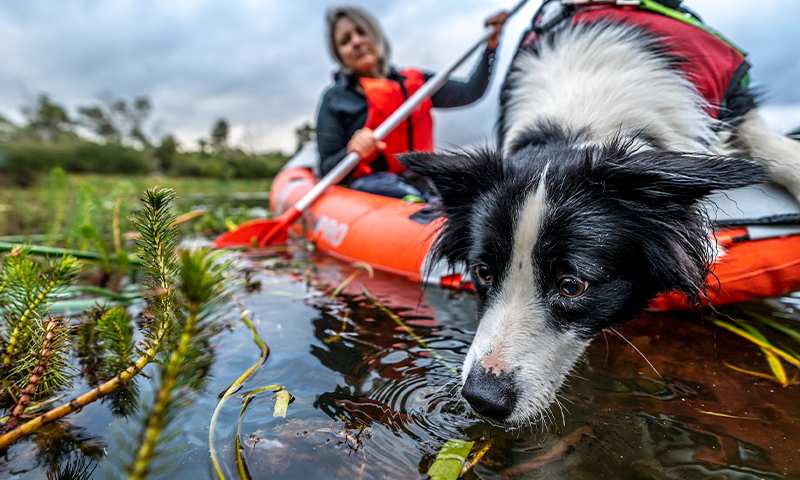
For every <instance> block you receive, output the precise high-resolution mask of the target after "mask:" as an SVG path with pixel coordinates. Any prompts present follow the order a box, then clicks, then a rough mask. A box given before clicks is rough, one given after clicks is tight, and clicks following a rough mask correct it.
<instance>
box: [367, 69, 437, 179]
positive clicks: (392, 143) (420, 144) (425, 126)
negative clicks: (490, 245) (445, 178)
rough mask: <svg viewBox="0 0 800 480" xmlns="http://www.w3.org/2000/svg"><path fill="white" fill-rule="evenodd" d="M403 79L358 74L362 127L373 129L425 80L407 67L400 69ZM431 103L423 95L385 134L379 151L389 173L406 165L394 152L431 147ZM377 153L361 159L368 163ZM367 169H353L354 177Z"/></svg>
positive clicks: (426, 150)
mask: <svg viewBox="0 0 800 480" xmlns="http://www.w3.org/2000/svg"><path fill="white" fill-rule="evenodd" d="M400 75H401V76H402V77H405V80H404V81H403V82H402V83H399V82H396V81H394V80H390V79H388V78H381V79H377V78H362V79H361V86H362V87H363V88H364V95H365V96H366V97H367V105H368V110H367V123H366V124H365V125H364V128H370V129H372V130H375V129H376V128H378V126H379V125H380V124H381V123H383V121H384V120H386V119H387V118H389V115H391V114H392V113H394V111H395V110H397V109H398V108H400V105H402V104H403V102H405V101H406V100H407V99H408V97H410V96H411V95H413V94H414V92H416V91H417V90H419V89H420V87H422V85H423V84H424V83H425V76H424V75H423V73H422V72H420V71H419V70H414V69H408V70H403V71H402V72H400ZM431 108H433V104H432V103H431V100H430V98H426V99H425V100H424V101H423V102H422V103H420V104H419V106H417V108H415V109H414V111H413V112H412V113H411V115H409V116H408V118H406V120H405V121H403V122H400V124H399V125H398V126H397V127H395V129H394V130H392V131H391V132H390V133H389V135H387V136H386V138H384V139H383V141H384V142H386V149H385V150H384V151H383V154H384V156H385V157H386V163H387V164H388V165H389V168H388V171H389V172H391V173H401V172H405V171H406V168H405V167H404V166H403V165H402V164H401V163H400V162H398V161H397V158H395V154H398V153H406V152H413V151H417V152H430V151H432V150H433V145H434V144H433V117H431ZM376 157H377V155H374V156H373V157H372V158H369V159H365V161H364V163H366V164H369V163H370V162H371V161H372V160H374V159H375V158H376ZM368 172H369V173H371V169H364V168H361V169H360V175H359V174H357V173H354V175H353V176H354V177H358V176H363V175H365V174H367V175H368V174H369V173H368Z"/></svg>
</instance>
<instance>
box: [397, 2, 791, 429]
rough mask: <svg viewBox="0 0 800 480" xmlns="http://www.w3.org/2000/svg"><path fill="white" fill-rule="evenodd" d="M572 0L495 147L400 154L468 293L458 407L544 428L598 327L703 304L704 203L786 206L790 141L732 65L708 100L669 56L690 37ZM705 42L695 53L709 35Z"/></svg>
mask: <svg viewBox="0 0 800 480" xmlns="http://www.w3.org/2000/svg"><path fill="white" fill-rule="evenodd" d="M568 3H576V2H566V1H564V2H558V1H548V2H546V3H545V7H548V5H549V6H550V7H556V6H557V7H560V8H561V10H559V11H558V12H556V13H555V14H553V13H552V12H550V13H548V12H547V11H546V10H547V8H545V9H543V10H540V12H539V13H537V17H536V22H538V25H537V24H536V23H535V24H534V27H533V28H532V30H531V31H530V32H531V33H529V34H526V37H527V38H526V39H524V40H523V42H522V43H521V45H520V47H519V49H518V51H517V54H516V55H515V58H514V60H513V62H512V66H511V68H510V70H509V73H508V75H507V77H506V81H505V83H504V85H503V87H502V89H501V113H500V121H499V123H498V146H497V147H496V148H494V149H491V148H484V149H479V150H477V151H469V152H468V151H457V152H443V153H442V152H433V153H411V154H407V155H404V156H403V157H402V158H401V162H402V163H404V164H405V165H406V166H407V167H408V168H409V170H411V171H413V172H416V173H418V174H421V175H424V176H427V177H429V178H430V179H431V181H432V182H433V184H434V185H435V187H436V189H437V190H438V193H439V195H440V202H439V204H438V207H436V208H438V211H439V214H440V215H441V216H442V217H444V221H443V223H442V225H441V227H440V230H439V231H438V237H437V240H436V242H435V243H434V247H433V250H432V254H431V255H432V258H434V259H441V260H445V261H446V262H447V263H448V264H449V265H451V266H453V267H454V268H455V267H457V266H458V265H466V266H467V268H468V269H469V272H470V275H471V277H470V278H471V281H472V283H473V285H474V286H475V289H476V291H477V297H478V308H477V310H478V312H477V313H478V317H479V326H478V328H477V331H476V334H475V338H474V341H473V343H472V344H471V346H470V349H469V352H468V354H467V356H466V358H465V362H464V366H463V375H462V382H463V383H462V388H461V395H462V396H463V398H464V399H465V400H466V401H467V402H468V403H469V405H470V406H471V408H472V409H473V410H474V411H475V412H477V413H479V414H481V415H484V416H486V417H490V418H492V419H495V420H498V421H502V422H507V423H509V424H524V423H528V422H535V421H539V420H541V419H543V418H544V415H545V413H546V411H547V409H548V408H549V405H550V404H551V403H552V402H554V401H555V400H556V393H557V391H558V390H559V388H560V387H561V386H562V384H563V382H564V380H565V378H566V376H567V375H568V374H569V372H570V371H571V370H572V368H573V366H574V365H575V363H576V361H577V360H578V359H579V357H580V356H581V355H582V354H583V352H584V349H585V348H586V346H587V345H588V343H589V342H590V341H591V339H592V338H593V337H594V336H595V335H596V334H598V333H599V332H601V331H602V330H603V329H607V328H611V327H614V326H616V325H618V324H620V323H622V322H624V321H626V320H629V319H631V318H632V317H633V316H634V315H636V314H637V313H638V312H640V311H641V310H642V309H643V308H645V307H646V306H647V304H648V302H649V301H650V300H652V299H653V298H655V297H656V296H657V295H659V294H660V293H662V292H680V293H682V294H685V295H686V296H687V297H688V298H689V299H693V300H695V301H696V300H700V299H702V298H703V297H704V296H705V294H706V277H707V276H708V274H709V268H710V265H712V264H713V260H714V256H715V248H716V243H715V242H714V240H713V229H712V225H711V223H710V221H709V218H708V216H707V214H706V212H705V209H704V207H703V206H702V204H701V201H702V200H703V199H704V198H705V197H707V196H708V195H709V194H711V193H712V192H714V191H717V190H725V189H731V188H737V187H743V186H747V185H751V184H754V183H761V182H765V181H768V180H772V181H775V182H778V183H780V184H782V185H783V186H785V187H786V188H787V189H788V190H789V191H790V192H791V193H793V194H794V195H795V196H800V143H798V142H796V141H794V140H791V139H787V138H785V137H783V136H781V135H779V134H776V133H773V132H772V131H770V130H769V129H768V128H767V127H766V125H765V124H764V122H763V121H762V120H761V119H760V118H759V116H758V113H757V106H756V103H757V102H756V98H755V95H754V94H753V93H752V92H751V91H750V90H749V89H748V88H747V87H746V86H744V82H742V81H740V78H739V77H741V75H739V76H738V77H737V75H734V74H736V73H737V72H738V74H741V71H740V70H742V69H744V70H745V71H746V68H743V67H741V66H737V65H732V66H731V68H730V71H734V70H735V72H734V74H732V78H733V80H732V81H731V85H729V88H726V89H725V90H726V91H725V95H724V97H722V96H721V97H720V98H717V99H713V98H709V95H707V94H705V93H702V92H701V91H700V87H699V86H698V84H697V80H696V79H695V78H692V77H691V75H687V73H686V72H687V70H691V69H692V68H695V69H697V68H701V69H702V68H703V67H704V65H703V64H702V62H704V61H706V60H707V59H704V58H701V57H691V56H689V57H684V56H682V55H681V52H675V51H674V49H673V45H674V43H676V42H678V41H679V40H681V39H679V38H676V37H674V36H673V35H683V34H681V33H679V32H681V29H682V28H684V27H688V28H697V29H699V27H695V26H692V25H688V24H685V23H684V22H682V21H680V20H675V19H672V18H669V17H666V16H663V15H662V16H660V17H658V18H657V19H655V20H654V21H655V22H656V23H659V22H666V23H667V25H666V28H665V29H662V30H659V28H657V27H656V28H653V27H652V25H651V24H649V23H648V21H646V19H645V20H641V19H640V15H643V14H645V13H646V14H647V15H650V16H652V15H660V14H657V13H653V12H639V11H637V7H630V6H622V5H616V4H615V3H620V4H621V3H628V4H630V3H632V2H591V4H590V5H588V6H585V7H576V6H574V5H567V4H568ZM584 3H588V2H584ZM595 3H597V5H595ZM601 3H602V4H603V5H600V4H601ZM672 3H675V2H672ZM678 3H679V2H678ZM565 9H572V12H571V14H569V15H566V16H565V14H564V10H565ZM584 9H588V10H584ZM603 9H605V10H603ZM568 13H569V12H568ZM548 15H549V17H548ZM554 15H555V17H554ZM558 15H561V16H562V17H563V18H562V20H561V21H559V22H554V23H553V25H554V26H553V27H552V28H549V29H545V28H541V25H542V23H543V22H545V21H546V19H547V18H556V19H557V18H558ZM579 15H583V17H579ZM662 17H663V18H662ZM648 18H651V19H652V18H655V17H648ZM675 32H678V33H675ZM702 32H703V34H702V35H700V34H698V35H699V40H696V41H700V42H701V44H700V45H699V47H698V48H706V47H707V46H708V45H706V44H705V43H702V42H707V43H708V44H710V43H711V42H713V41H720V42H721V41H722V40H719V39H717V38H716V37H715V36H714V35H712V34H710V33H708V32H706V31H704V30H702ZM711 46H712V47H720V46H719V45H711ZM709 48H710V47H709ZM720 48H722V47H720ZM731 48H733V47H731ZM731 58H735V56H733V57H731ZM742 58H743V57H742ZM742 61H743V60H742ZM712 80H714V79H712ZM734 82H735V83H734ZM714 102H717V104H714Z"/></svg>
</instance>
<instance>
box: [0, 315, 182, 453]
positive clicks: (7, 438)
mask: <svg viewBox="0 0 800 480" xmlns="http://www.w3.org/2000/svg"><path fill="white" fill-rule="evenodd" d="M166 333H167V322H164V323H163V324H162V325H161V327H160V328H159V330H158V333H157V334H156V336H155V338H154V339H153V343H152V344H151V346H150V348H148V349H147V351H146V352H145V353H144V355H142V356H141V357H139V360H137V361H136V363H134V364H133V365H131V366H130V367H128V369H127V370H123V371H121V372H119V373H118V374H117V376H116V377H114V378H112V379H111V380H109V381H107V382H106V383H104V384H102V385H100V386H98V387H95V388H93V389H92V390H90V391H88V392H86V393H84V394H83V395H81V396H79V397H76V398H73V399H72V400H70V401H69V402H67V403H65V404H63V405H61V406H59V407H56V408H54V409H52V410H48V411H47V412H45V413H43V414H42V415H39V416H38V417H36V418H34V419H33V420H30V421H28V422H26V423H24V424H22V425H20V426H18V427H16V428H15V429H14V430H11V431H10V432H8V433H6V434H3V435H2V436H0V451H2V450H4V449H5V448H7V447H8V446H9V445H11V444H12V443H14V442H16V441H17V440H19V439H20V438H22V437H25V436H27V435H30V434H31V433H33V432H35V431H36V430H38V429H39V428H41V427H42V426H43V425H45V424H48V423H51V422H54V421H56V420H60V419H62V418H64V417H66V416H67V415H69V414H70V413H72V412H75V411H78V410H80V409H82V408H84V407H85V406H86V405H89V404H90V403H92V402H94V401H95V400H97V399H98V398H101V397H104V396H105V395H108V394H109V393H111V392H113V391H114V390H116V389H117V388H119V387H120V386H122V385H124V384H125V383H127V382H128V381H129V380H130V379H131V378H133V377H134V376H136V374H138V373H139V372H141V371H142V369H144V367H145V366H146V365H147V364H148V363H150V362H151V361H152V360H153V358H155V356H156V354H157V353H158V351H159V350H160V348H161V342H162V341H163V339H164V335H166Z"/></svg>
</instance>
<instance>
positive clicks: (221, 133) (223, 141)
mask: <svg viewBox="0 0 800 480" xmlns="http://www.w3.org/2000/svg"><path fill="white" fill-rule="evenodd" d="M228 131H229V128H228V122H227V120H225V119H224V118H220V119H219V120H217V123H215V124H214V128H213V129H212V130H211V148H213V149H214V151H216V152H221V151H223V150H226V149H227V148H228Z"/></svg>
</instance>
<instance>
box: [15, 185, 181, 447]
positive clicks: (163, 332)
mask: <svg viewBox="0 0 800 480" xmlns="http://www.w3.org/2000/svg"><path fill="white" fill-rule="evenodd" d="M174 196H175V193H174V192H173V191H172V190H168V189H162V188H158V187H155V188H152V189H148V190H146V191H145V193H144V196H143V197H142V203H143V208H142V210H141V211H140V212H139V213H138V214H137V215H136V216H135V218H134V219H133V221H134V224H135V225H137V227H139V228H140V232H141V234H142V239H141V240H140V242H139V245H140V249H141V251H142V253H141V257H142V260H143V261H144V262H146V265H147V268H146V272H147V273H148V274H149V275H148V280H147V283H146V285H147V286H148V287H149V288H150V290H151V295H150V298H149V301H150V305H149V307H148V310H147V311H146V312H145V314H144V315H145V317H146V318H147V321H146V322H144V324H143V326H142V334H143V336H144V341H143V342H142V343H141V344H140V345H139V349H138V352H139V354H140V356H139V358H138V359H137V360H136V361H134V362H132V363H131V364H130V365H129V366H128V367H127V368H126V369H125V370H122V371H120V372H118V373H117V374H116V375H115V376H114V377H113V378H112V379H110V380H108V381H107V382H105V383H103V384H102V385H99V386H97V387H95V388H93V389H92V390H90V391H88V392H86V393H84V394H83V395H80V396H78V397H76V398H73V399H72V400H70V401H69V402H67V403H65V404H62V405H60V406H58V407H56V408H53V409H51V410H48V411H47V412H45V413H43V414H41V415H38V416H36V417H35V418H33V419H31V420H29V421H27V422H25V423H23V424H22V425H18V426H17V427H15V428H14V429H12V430H10V431H8V432H7V433H5V434H2V435H0V451H1V450H3V449H5V448H6V447H8V446H9V445H11V444H12V443H14V442H15V441H17V440H19V439H20V438H23V437H25V436H26V435H29V434H31V433H33V432H35V431H36V430H38V429H39V428H41V427H42V426H43V425H46V424H48V423H52V422H54V421H57V420H59V419H61V418H63V417H65V416H67V415H69V414H71V413H73V412H75V411H77V410H80V409H82V408H84V407H85V406H86V405H88V404H90V403H92V402H94V401H96V400H97V399H99V398H102V397H104V396H106V395H108V394H109V393H111V392H113V391H115V390H116V389H117V388H119V387H120V386H122V385H125V384H126V383H127V382H128V381H130V380H131V379H132V378H133V377H135V376H136V375H137V374H139V372H141V371H142V369H143V368H144V367H145V366H147V365H148V364H149V363H150V362H152V361H153V360H154V359H155V357H156V355H157V354H158V353H159V352H160V351H161V349H162V343H163V342H164V340H165V338H166V337H167V334H168V331H169V327H170V325H171V321H170V318H171V317H172V316H173V314H172V312H173V310H174V304H175V302H176V299H175V297H176V293H175V290H174V288H173V285H174V281H175V273H176V272H177V271H178V269H177V256H176V252H175V247H176V232H175V227H174V226H173V225H172V219H173V214H172V209H171V205H170V202H171V201H172V199H173V198H174ZM11 257H13V253H12V255H11ZM19 261H21V260H19ZM24 265H27V264H24ZM26 268H34V267H26ZM24 278H27V277H24ZM3 279H4V282H5V283H4V284H7V285H11V282H8V275H6V274H5V269H4V276H3ZM6 288H7V287H6ZM4 291H5V289H4ZM36 298H38V297H36ZM39 303H42V302H41V301H40V302H39ZM37 308H38V307H37ZM34 310H35V309H34ZM83 335H89V333H88V332H84V333H83Z"/></svg>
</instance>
